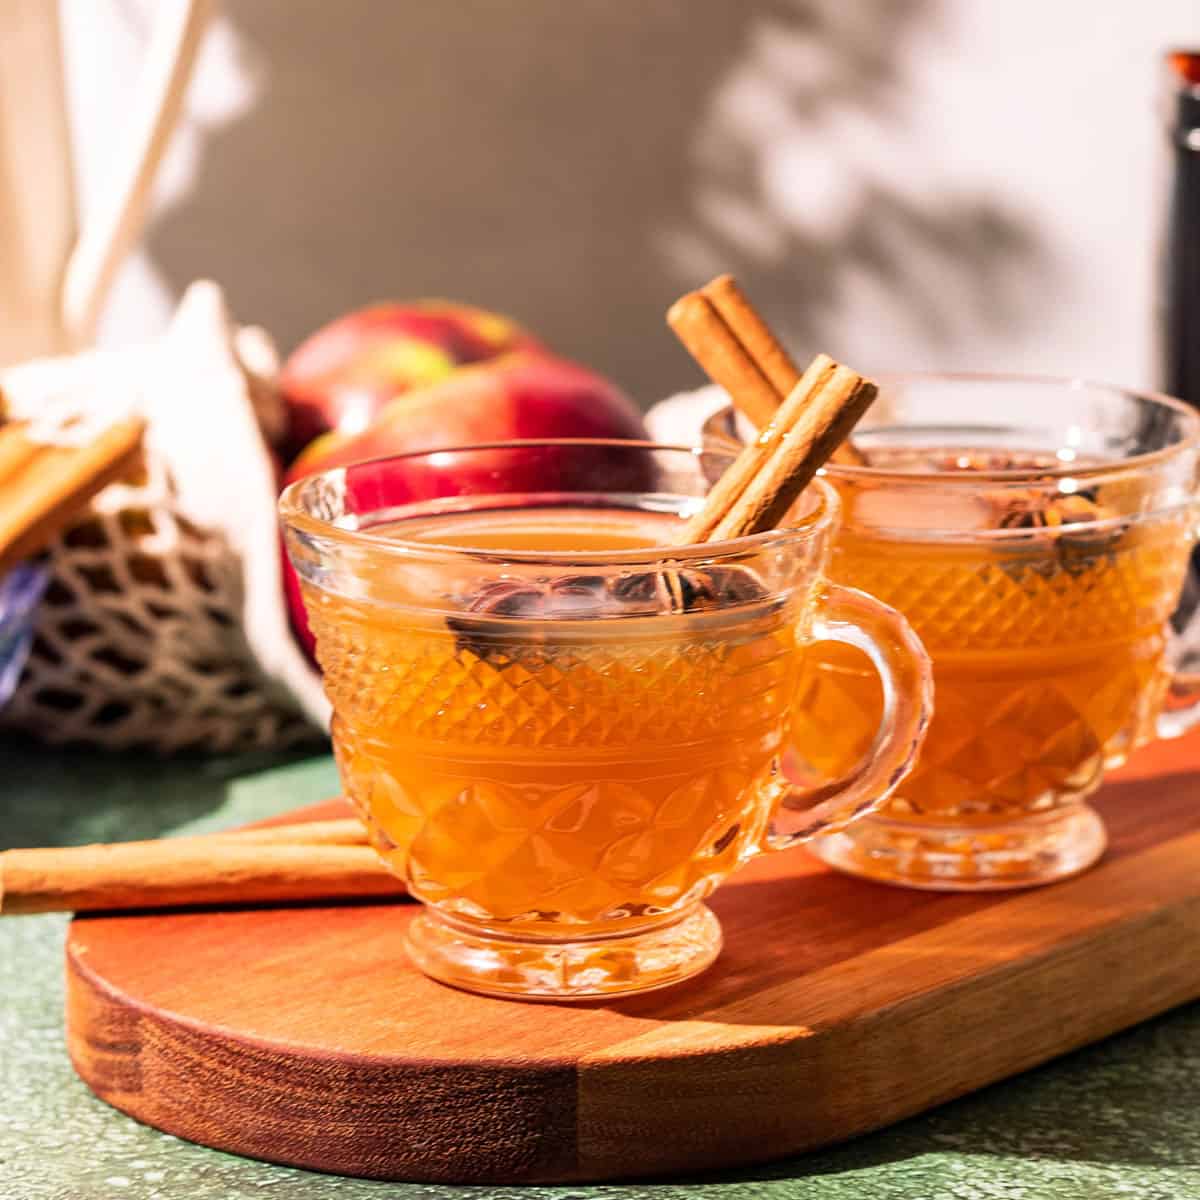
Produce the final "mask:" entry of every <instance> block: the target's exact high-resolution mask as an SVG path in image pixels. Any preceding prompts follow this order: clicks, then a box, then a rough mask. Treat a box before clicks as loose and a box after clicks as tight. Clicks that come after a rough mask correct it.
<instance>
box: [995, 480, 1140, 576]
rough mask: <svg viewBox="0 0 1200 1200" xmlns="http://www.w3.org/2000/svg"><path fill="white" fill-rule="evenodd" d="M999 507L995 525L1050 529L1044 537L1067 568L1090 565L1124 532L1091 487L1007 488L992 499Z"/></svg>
mask: <svg viewBox="0 0 1200 1200" xmlns="http://www.w3.org/2000/svg"><path fill="white" fill-rule="evenodd" d="M994 502H995V503H996V504H997V505H998V506H999V508H1000V509H1001V512H1000V516H999V519H998V520H997V522H996V526H997V528H999V529H1027V530H1029V531H1030V533H1031V534H1036V533H1038V532H1040V531H1042V530H1047V531H1053V533H1052V535H1051V538H1050V539H1048V540H1049V541H1050V544H1051V545H1052V546H1053V549H1054V553H1055V556H1056V557H1057V559H1058V561H1059V563H1060V564H1061V565H1062V566H1063V567H1064V568H1066V569H1067V570H1069V571H1078V570H1083V569H1086V568H1087V567H1089V566H1091V565H1092V564H1093V563H1094V562H1095V560H1096V559H1097V558H1099V557H1100V556H1102V555H1104V554H1107V553H1109V552H1110V551H1111V550H1112V548H1113V546H1114V544H1115V543H1116V542H1117V540H1118V539H1119V538H1120V536H1121V534H1122V533H1123V532H1124V528H1125V526H1124V523H1123V522H1120V521H1117V520H1115V518H1116V516H1117V513H1116V512H1115V511H1114V510H1113V509H1111V508H1109V507H1107V506H1106V505H1104V504H1101V503H1100V502H1099V500H1098V499H1097V493H1096V491H1095V489H1088V490H1085V491H1079V492H1070V493H1061V494H1048V493H1047V492H1046V491H1044V490H1041V489H1039V488H1029V489H1028V490H1025V491H1019V492H1008V493H1005V494H1004V495H1002V496H997V497H996V498H995V501H994Z"/></svg>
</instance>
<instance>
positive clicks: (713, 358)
mask: <svg viewBox="0 0 1200 1200" xmlns="http://www.w3.org/2000/svg"><path fill="white" fill-rule="evenodd" d="M667 323H668V324H669V325H670V326H671V328H672V329H673V330H674V331H675V334H676V336H678V338H679V340H680V341H681V342H683V344H684V346H685V347H686V349H687V350H688V352H689V353H690V354H691V355H692V357H693V358H694V359H696V361H697V362H698V363H699V364H700V365H701V366H702V367H703V368H704V370H705V371H706V372H707V373H708V376H709V378H710V379H712V381H713V382H714V383H717V384H719V385H720V386H721V387H723V388H724V389H725V390H726V391H727V392H728V393H729V398H730V400H731V401H732V402H733V405H734V407H735V408H736V409H737V410H738V411H739V412H740V413H742V414H743V416H745V417H746V418H747V420H749V421H750V423H751V424H752V425H753V426H754V427H755V428H756V429H760V430H761V429H765V428H766V426H767V425H768V424H770V422H771V421H772V420H773V419H774V417H775V413H776V412H777V411H778V409H779V407H780V405H781V404H782V403H783V401H784V399H785V398H786V397H787V396H789V395H790V394H791V392H792V391H793V389H794V388H795V387H796V384H797V383H798V382H799V380H800V371H799V370H798V369H797V367H796V364H795V363H794V362H793V361H792V358H791V356H790V355H789V354H788V352H787V350H786V349H785V348H784V346H783V344H782V343H781V342H780V341H779V339H778V338H777V337H776V336H775V334H774V333H773V332H772V330H771V328H770V326H769V325H768V324H767V323H766V321H764V320H763V318H762V316H761V315H760V314H759V312H758V310H757V309H756V308H755V307H754V305H753V304H751V303H750V301H749V299H748V298H747V296H746V295H745V293H744V292H743V291H742V289H741V288H740V287H739V286H738V283H737V281H736V280H735V279H734V278H733V276H732V275H718V276H717V278H716V279H713V280H711V281H710V282H709V283H706V284H705V285H704V287H702V288H701V289H700V290H699V291H698V292H689V293H688V294H687V295H686V296H683V297H681V298H680V299H679V300H677V301H676V302H675V304H673V305H672V306H671V309H670V310H669V311H668V313H667ZM830 457H831V459H832V460H833V461H834V462H838V463H842V464H844V465H850V466H865V465H867V459H866V456H865V455H864V454H863V453H862V452H861V451H860V450H859V449H858V448H857V447H856V446H855V445H854V443H853V442H852V441H851V440H850V439H847V440H846V441H845V442H843V443H842V444H841V445H840V446H838V447H837V448H836V449H835V450H834V452H833V454H832V455H831V456H830Z"/></svg>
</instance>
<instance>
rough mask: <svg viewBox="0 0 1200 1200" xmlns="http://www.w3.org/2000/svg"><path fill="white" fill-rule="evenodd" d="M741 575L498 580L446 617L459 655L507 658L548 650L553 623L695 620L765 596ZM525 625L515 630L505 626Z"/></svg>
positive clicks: (686, 570)
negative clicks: (509, 651) (517, 649)
mask: <svg viewBox="0 0 1200 1200" xmlns="http://www.w3.org/2000/svg"><path fill="white" fill-rule="evenodd" d="M766 594H767V592H766V589H765V588H764V587H763V585H762V583H761V582H760V581H759V579H758V577H757V576H756V575H755V574H754V573H753V572H752V571H751V570H749V569H748V568H746V567H739V566H706V567H703V568H690V567H669V566H663V567H660V568H658V569H656V570H650V571H635V572H630V573H629V574H626V575H619V576H615V577H607V576H604V575H584V574H580V575H566V576H562V577H561V578H558V579H554V580H551V581H549V582H547V583H544V584H542V583H538V582H535V581H530V580H508V579H497V580H493V581H491V582H489V583H486V584H484V585H483V586H482V587H481V588H480V589H479V590H478V591H477V592H476V593H475V595H474V596H472V597H471V599H470V601H469V602H468V604H467V605H466V607H465V608H464V610H463V612H462V613H461V615H456V616H453V617H448V618H447V619H446V624H447V625H448V626H449V627H450V629H451V630H453V632H454V634H455V638H456V641H457V643H458V646H459V648H460V649H466V650H470V651H472V652H473V653H474V654H476V655H477V656H479V657H480V658H490V659H492V660H493V661H498V660H500V659H502V658H506V657H507V656H506V655H505V652H504V646H505V643H506V642H510V641H512V640H513V639H514V638H515V639H519V640H520V641H521V643H522V644H525V645H528V644H529V642H530V641H535V642H540V643H543V644H545V643H547V642H550V641H551V640H552V639H553V637H554V632H555V629H554V626H555V623H556V622H559V621H580V620H589V619H595V618H605V617H608V618H613V617H634V616H641V617H647V616H656V615H679V614H686V613H700V612H704V611H706V610H707V611H711V610H714V609H718V608H728V607H731V606H734V605H738V604H751V603H754V602H756V601H759V600H762V599H763V598H764V597H765V596H766ZM514 620H516V621H524V622H526V623H525V624H523V625H522V626H521V627H520V628H519V630H518V629H517V628H515V627H514V625H513V624H512V622H513V621H514Z"/></svg>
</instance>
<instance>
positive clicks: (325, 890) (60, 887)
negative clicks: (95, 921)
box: [0, 820, 404, 916]
mask: <svg viewBox="0 0 1200 1200" xmlns="http://www.w3.org/2000/svg"><path fill="white" fill-rule="evenodd" d="M403 892H404V885H403V883H402V882H401V881H400V880H399V879H397V878H396V877H395V876H394V875H392V874H391V872H389V871H388V870H387V868H386V867H385V866H384V865H383V862H382V860H381V859H380V858H379V856H378V855H377V854H376V853H375V851H374V850H373V849H371V848H370V847H369V846H368V845H366V830H365V829H364V828H363V825H362V823H361V822H359V821H357V820H335V821H313V822H299V823H296V824H294V825H277V826H267V827H264V828H261V829H247V830H237V831H233V832H230V833H220V834H209V835H206V836H201V837H183V838H165V839H162V840H159V841H148V842H118V843H115V844H113V845H97V846H69V847H61V848H59V847H55V848H51V849H38V850H6V851H5V852H4V853H2V854H0V914H3V915H5V916H8V915H10V914H18V913H35V912H87V911H94V910H108V909H129V908H160V907H162V908H165V907H176V906H183V905H196V904H231V903H233V904H255V903H265V902H269V901H287V900H318V899H329V898H334V897H361V896H399V895H402V894H403Z"/></svg>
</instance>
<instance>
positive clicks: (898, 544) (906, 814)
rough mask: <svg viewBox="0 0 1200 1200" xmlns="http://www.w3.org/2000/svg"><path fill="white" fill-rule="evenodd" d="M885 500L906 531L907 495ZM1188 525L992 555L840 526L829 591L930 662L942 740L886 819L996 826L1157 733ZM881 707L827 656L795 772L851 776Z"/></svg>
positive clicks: (1007, 541) (833, 654)
mask: <svg viewBox="0 0 1200 1200" xmlns="http://www.w3.org/2000/svg"><path fill="white" fill-rule="evenodd" d="M873 462H874V464H875V465H888V464H886V463H883V462H878V461H875V460H873ZM888 499H889V504H891V505H892V509H891V511H892V515H893V517H894V521H895V525H896V526H903V525H905V523H906V522H905V517H904V512H903V508H902V506H903V497H901V496H897V497H891V496H889V498H888ZM1188 525H1189V519H1188V518H1187V516H1186V514H1183V513H1172V514H1161V515H1155V516H1151V517H1148V518H1143V519H1141V520H1140V521H1137V522H1130V523H1128V524H1126V525H1124V526H1121V525H1120V524H1119V523H1118V525H1117V527H1116V528H1115V529H1110V531H1109V536H1096V535H1094V534H1092V533H1090V532H1085V531H1081V530H1078V529H1071V528H1070V527H1068V528H1066V529H1063V530H1059V531H1057V532H1054V531H1050V530H1046V529H1038V530H1029V531H1024V530H1023V531H1021V533H1020V535H1019V536H1016V537H1006V538H1004V539H1001V540H993V541H990V542H985V541H981V540H976V541H970V540H968V539H967V538H965V537H964V538H960V539H957V540H956V539H955V538H953V537H942V536H931V537H929V538H927V539H916V538H913V539H911V540H906V539H904V538H895V537H888V536H881V535H877V534H875V533H872V532H870V531H865V530H863V529H862V528H861V527H856V526H855V525H854V524H853V523H851V524H850V525H849V526H848V527H845V528H843V530H842V532H841V533H840V535H839V538H838V542H837V544H836V547H835V550H834V554H833V557H832V561H831V564H830V575H831V577H832V578H833V579H835V580H837V581H838V582H840V583H844V584H849V585H851V586H853V587H857V588H862V589H863V590H864V591H867V592H870V593H871V594H873V595H875V596H877V597H878V598H879V599H880V600H882V601H884V602H885V603H886V604H890V605H892V606H893V607H895V608H897V609H899V610H900V611H901V612H903V613H904V614H905V616H906V617H908V619H909V621H910V622H911V623H912V625H913V627H914V628H915V629H916V632H917V633H918V634H919V636H920V637H921V639H922V641H923V642H924V643H925V646H926V648H927V650H928V651H929V653H930V656H931V658H932V660H933V670H934V703H935V712H934V716H933V721H932V724H931V726H930V729H929V733H928V737H927V739H926V741H925V744H924V747H923V748H922V750H921V753H920V757H919V759H918V762H917V765H916V768H915V769H914V771H913V772H912V774H911V775H910V776H909V777H908V778H907V779H906V780H904V782H903V783H902V784H901V785H900V787H899V788H898V790H897V792H896V793H895V795H894V797H893V798H892V799H891V801H890V802H889V803H888V804H887V805H886V807H885V808H884V810H883V815H884V816H886V817H887V818H889V819H892V820H900V821H908V822H914V823H920V824H925V825H929V824H940V825H945V826H969V827H979V826H987V825H993V826H995V825H1003V824H1005V823H1011V822H1014V821H1021V820H1025V819H1027V818H1028V817H1029V816H1030V815H1031V814H1035V813H1040V812H1049V811H1053V810H1054V809H1056V808H1057V807H1059V806H1061V805H1063V804H1066V803H1068V802H1071V801H1075V800H1078V799H1079V798H1080V797H1081V796H1086V795H1087V794H1088V793H1089V792H1091V791H1092V790H1094V789H1095V787H1096V786H1097V785H1098V784H1099V782H1100V778H1101V773H1102V770H1103V768H1104V767H1105V766H1112V765H1116V764H1118V763H1120V762H1122V761H1123V760H1124V759H1125V757H1126V756H1127V754H1128V753H1129V752H1130V750H1132V749H1133V748H1134V747H1135V746H1136V745H1138V744H1139V743H1140V742H1141V741H1143V740H1145V739H1146V738H1147V737H1149V736H1150V734H1151V727H1152V723H1153V720H1154V717H1155V715H1156V714H1157V712H1158V709H1159V706H1160V704H1161V701H1162V697H1163V692H1164V688H1165V686H1166V674H1165V670H1164V665H1163V658H1164V652H1165V648H1166V636H1167V629H1166V626H1167V621H1168V618H1169V617H1170V614H1171V612H1172V609H1173V608H1174V606H1175V603H1176V601H1177V599H1178V595H1179V589H1180V585H1181V582H1182V578H1183V571H1184V567H1185V565H1186V561H1187V556H1188V545H1189V540H1188V539H1189V533H1188ZM879 709H880V696H879V685H878V683H877V681H876V678H875V676H874V674H873V673H872V672H871V671H870V670H869V668H868V667H867V666H866V664H865V662H864V661H863V660H861V659H856V658H855V657H854V656H853V655H852V654H851V653H850V652H848V651H847V652H844V653H843V652H841V648H839V647H820V646H818V647H816V648H815V649H814V651H813V652H812V654H811V656H810V659H809V662H808V665H807V669H806V672H805V682H804V684H803V687H802V692H801V699H800V701H799V704H798V706H797V716H796V720H795V731H796V732H795V745H796V750H797V753H798V756H799V758H800V759H801V761H802V762H806V763H808V764H809V765H810V766H811V767H812V768H814V770H815V772H816V773H817V774H824V775H840V774H841V773H843V772H845V771H847V770H849V769H850V768H852V767H853V765H854V763H855V762H856V761H857V760H858V759H859V757H860V756H861V755H862V754H863V753H864V752H865V751H866V749H867V748H868V747H869V746H870V743H871V740H872V738H873V737H874V735H875V731H876V729H877V726H878V721H879Z"/></svg>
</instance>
